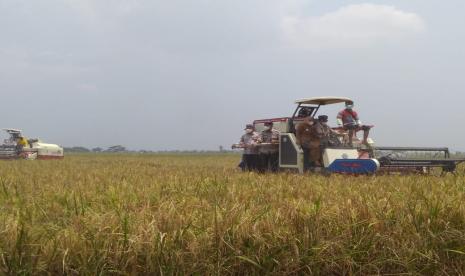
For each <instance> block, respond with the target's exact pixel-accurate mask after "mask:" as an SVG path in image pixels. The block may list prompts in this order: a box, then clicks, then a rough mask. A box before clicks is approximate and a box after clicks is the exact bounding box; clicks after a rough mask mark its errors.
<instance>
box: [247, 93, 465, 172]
mask: <svg viewBox="0 0 465 276" xmlns="http://www.w3.org/2000/svg"><path fill="white" fill-rule="evenodd" d="M340 103H353V101H352V100H351V99H349V98H345V97H317V98H309V99H302V100H297V101H296V104H297V108H296V109H295V111H294V113H293V114H292V115H291V117H280V118H272V119H263V120H255V121H254V122H253V124H254V127H255V129H256V131H258V132H261V131H262V130H263V129H264V124H265V123H266V122H273V126H274V128H275V129H276V130H278V131H279V132H280V137H279V167H280V168H281V169H291V170H297V171H299V172H301V173H302V172H304V161H303V159H304V158H303V150H302V148H301V146H300V145H298V143H297V139H296V136H295V135H296V125H297V124H299V123H300V122H302V121H303V119H304V117H307V116H310V117H313V118H315V117H316V115H317V114H318V111H319V110H320V109H321V108H322V107H324V106H327V105H332V104H340ZM366 127H368V128H371V127H373V126H366ZM333 129H334V130H336V131H338V132H343V131H344V130H343V129H341V128H333ZM341 137H342V136H341ZM341 137H338V138H336V137H334V139H335V143H332V145H330V146H327V147H324V148H322V161H323V162H322V168H321V167H319V168H318V169H323V170H324V171H326V172H330V173H348V174H374V173H391V172H396V173H409V172H417V173H428V172H430V171H433V170H434V169H435V168H439V169H440V170H441V171H442V172H444V173H446V172H455V170H456V168H457V165H458V164H460V163H462V162H465V159H458V158H456V159H454V158H451V156H450V152H449V149H448V148H447V147H443V148H434V147H431V148H429V147H382V146H375V143H374V141H373V140H372V139H371V138H369V139H368V145H364V144H363V143H362V141H361V140H360V139H358V138H357V136H356V132H355V135H354V137H353V143H352V145H350V144H349V143H347V141H344V139H343V138H341Z"/></svg>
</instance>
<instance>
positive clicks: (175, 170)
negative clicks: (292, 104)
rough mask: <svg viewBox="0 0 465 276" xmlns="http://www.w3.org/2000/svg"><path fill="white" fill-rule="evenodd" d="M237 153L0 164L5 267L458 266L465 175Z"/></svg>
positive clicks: (394, 270) (449, 270)
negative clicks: (265, 170) (290, 166)
mask: <svg viewBox="0 0 465 276" xmlns="http://www.w3.org/2000/svg"><path fill="white" fill-rule="evenodd" d="M239 158H240V157H239V156H238V155H228V154H225V155H129V154H128V155H104V154H101V155H93V154H88V155H71V156H67V157H66V159H65V160H63V161H12V162H1V163H0V208H1V210H0V233H1V235H0V257H1V259H0V271H2V273H3V274H149V273H150V274H168V275H171V274H200V275H204V274H236V275H245V274H247V275H254V274H255V275H262V274H278V275H285V274H290V275H294V274H335V275H346V274H401V273H409V274H429V275H431V274H464V271H465V204H464V202H465V173H464V170H463V168H461V169H460V172H459V173H458V174H457V175H447V176H445V177H437V176H423V175H407V176H376V177H368V176H360V177H347V176H341V175H332V176H322V175H296V174H291V173H280V174H275V175H273V174H256V173H242V172H239V171H238V170H237V169H236V166H237V162H238V160H239Z"/></svg>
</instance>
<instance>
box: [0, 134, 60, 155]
mask: <svg viewBox="0 0 465 276" xmlns="http://www.w3.org/2000/svg"><path fill="white" fill-rule="evenodd" d="M4 131H6V132H7V133H8V135H9V138H8V139H5V141H4V143H3V145H0V160H15V159H27V160H35V159H63V158H64V151H63V148H62V147H60V146H58V145H55V144H47V143H43V142H42V141H40V140H39V139H29V140H27V145H26V146H18V139H19V138H20V137H22V134H21V130H18V129H4Z"/></svg>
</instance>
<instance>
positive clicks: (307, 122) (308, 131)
mask: <svg viewBox="0 0 465 276" xmlns="http://www.w3.org/2000/svg"><path fill="white" fill-rule="evenodd" d="M313 123H314V122H313V118H312V117H311V116H307V117H305V118H304V120H303V122H302V123H300V124H298V125H297V127H296V133H295V135H296V140H297V144H299V145H300V146H301V147H302V150H303V152H304V171H307V170H308V169H309V168H310V166H311V165H312V164H310V159H311V158H310V155H311V154H310V151H311V148H313V147H314V146H315V136H314V134H313ZM313 154H314V153H313Z"/></svg>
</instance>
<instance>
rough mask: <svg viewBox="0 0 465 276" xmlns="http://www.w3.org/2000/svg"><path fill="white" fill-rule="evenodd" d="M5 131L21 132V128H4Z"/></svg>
mask: <svg viewBox="0 0 465 276" xmlns="http://www.w3.org/2000/svg"><path fill="white" fill-rule="evenodd" d="M3 130H4V131H6V132H8V133H10V134H11V133H21V130H19V129H13V128H4V129H3Z"/></svg>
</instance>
